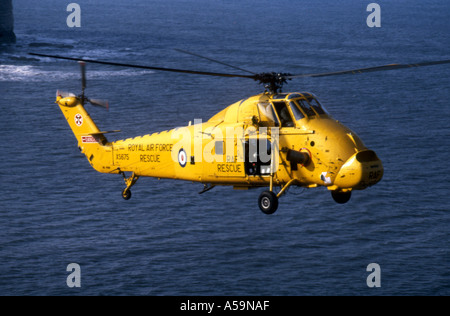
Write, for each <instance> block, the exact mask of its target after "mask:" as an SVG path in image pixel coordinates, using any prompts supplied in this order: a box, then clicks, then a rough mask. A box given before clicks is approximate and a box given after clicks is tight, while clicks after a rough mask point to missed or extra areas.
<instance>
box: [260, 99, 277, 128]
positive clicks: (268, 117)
mask: <svg viewBox="0 0 450 316" xmlns="http://www.w3.org/2000/svg"><path fill="white" fill-rule="evenodd" d="M258 112H259V120H260V123H261V126H280V122H279V121H278V118H277V116H276V115H275V112H274V111H273V107H272V104H270V103H258Z"/></svg>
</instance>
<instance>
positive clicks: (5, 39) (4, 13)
mask: <svg viewBox="0 0 450 316" xmlns="http://www.w3.org/2000/svg"><path fill="white" fill-rule="evenodd" d="M15 41H16V35H15V34H14V16H13V7H12V0H0V42H2V43H11V42H15Z"/></svg>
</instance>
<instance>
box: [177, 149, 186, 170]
mask: <svg viewBox="0 0 450 316" xmlns="http://www.w3.org/2000/svg"><path fill="white" fill-rule="evenodd" d="M186 162H187V156H186V152H185V151H184V149H183V148H181V149H180V151H179V152H178V163H179V164H180V166H181V167H183V168H184V166H186Z"/></svg>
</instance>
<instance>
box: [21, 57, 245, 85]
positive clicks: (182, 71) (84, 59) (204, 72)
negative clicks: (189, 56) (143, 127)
mask: <svg viewBox="0 0 450 316" xmlns="http://www.w3.org/2000/svg"><path fill="white" fill-rule="evenodd" d="M29 54H30V55H33V56H40V57H50V58H57V59H66V60H74V61H84V62H87V63H94V64H102V65H111V66H121V67H131V68H140V69H150V70H158V71H170V72H178V73H187V74H194V75H205V76H216V77H231V78H250V79H254V76H250V75H236V74H227V73H217V72H207V71H197V70H187V69H176V68H163V67H153V66H142V65H134V64H123V63H114V62H109V61H102V60H94V59H86V58H73V57H65V56H58V55H46V54H38V53H29Z"/></svg>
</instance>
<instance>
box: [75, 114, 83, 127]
mask: <svg viewBox="0 0 450 316" xmlns="http://www.w3.org/2000/svg"><path fill="white" fill-rule="evenodd" d="M74 119H75V124H76V125H77V126H81V125H83V115H81V114H80V113H77V114H75V117H74Z"/></svg>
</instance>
